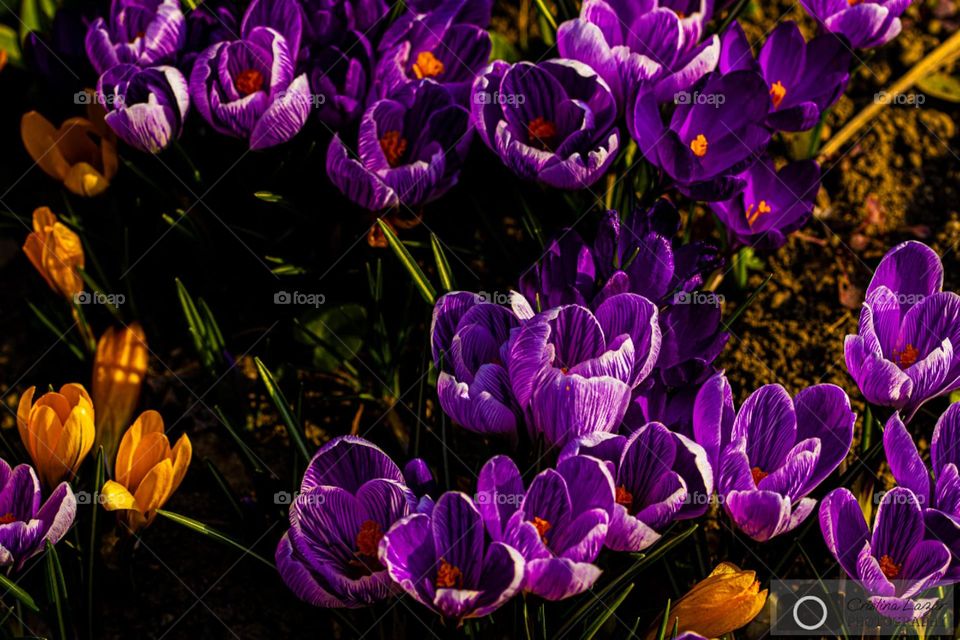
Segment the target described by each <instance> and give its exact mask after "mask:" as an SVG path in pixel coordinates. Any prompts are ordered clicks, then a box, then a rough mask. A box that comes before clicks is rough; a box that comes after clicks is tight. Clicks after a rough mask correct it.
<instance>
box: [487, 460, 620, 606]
mask: <svg viewBox="0 0 960 640" xmlns="http://www.w3.org/2000/svg"><path fill="white" fill-rule="evenodd" d="M477 502H478V506H479V508H480V512H481V513H482V514H483V519H484V521H485V523H486V527H487V531H488V532H489V533H490V537H491V538H492V539H493V540H496V541H501V542H504V543H506V544H508V545H510V546H511V547H513V548H514V549H517V550H518V551H519V552H520V553H521V554H522V555H523V557H524V559H525V560H526V572H525V576H524V581H523V589H524V590H525V591H529V592H531V593H535V594H536V595H538V596H540V597H542V598H546V599H547V600H563V599H564V598H569V597H571V596H574V595H577V594H578V593H582V592H584V591H586V590H587V589H589V588H590V587H592V586H593V583H594V582H596V580H597V578H598V577H600V569H599V568H598V567H596V566H595V565H593V564H592V563H593V561H594V560H595V559H596V557H597V554H599V553H600V549H601V548H602V547H603V541H604V539H605V538H606V535H607V530H608V527H609V524H610V516H611V513H612V512H613V506H614V488H613V478H612V476H611V475H610V471H609V470H608V469H607V466H606V464H605V463H603V462H601V461H600V460H598V459H596V458H593V457H590V456H570V457H568V458H567V459H566V460H562V461H560V462H559V463H557V468H556V469H547V470H546V471H542V472H540V473H539V474H537V476H536V477H535V478H534V479H533V481H532V482H531V483H530V487H529V488H528V489H527V490H526V492H524V490H523V479H522V478H521V477H520V471H519V470H518V469H517V466H516V464H514V462H513V460H511V459H510V458H508V457H507V456H496V457H494V458H491V459H490V460H489V461H488V462H487V463H486V464H485V465H484V466H483V468H482V469H481V470H480V476H479V478H478V479H477Z"/></svg>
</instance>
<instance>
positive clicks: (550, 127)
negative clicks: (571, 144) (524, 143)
mask: <svg viewBox="0 0 960 640" xmlns="http://www.w3.org/2000/svg"><path fill="white" fill-rule="evenodd" d="M556 135H557V125H555V124H553V123H552V122H550V121H549V120H547V119H546V118H544V117H543V116H537V117H536V118H534V119H533V120H531V121H530V122H529V123H527V138H528V140H529V142H530V145H531V146H534V147H540V148H541V149H549V148H550V141H551V140H552V139H553V138H554V136H556Z"/></svg>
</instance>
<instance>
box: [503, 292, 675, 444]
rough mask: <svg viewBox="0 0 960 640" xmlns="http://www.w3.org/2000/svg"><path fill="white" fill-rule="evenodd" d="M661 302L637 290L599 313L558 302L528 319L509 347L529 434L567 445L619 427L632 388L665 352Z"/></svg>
mask: <svg viewBox="0 0 960 640" xmlns="http://www.w3.org/2000/svg"><path fill="white" fill-rule="evenodd" d="M657 316H658V313H657V308H656V306H655V305H654V304H653V303H652V302H650V301H649V300H647V299H646V298H644V297H643V296H639V295H636V294H634V293H621V294H618V295H615V296H611V297H610V298H607V299H606V300H604V301H603V302H602V303H600V305H598V306H597V309H596V312H591V311H590V310H589V309H588V308H586V307H582V306H579V305H566V306H561V307H555V308H553V309H549V310H547V311H544V312H542V313H539V314H537V315H535V316H533V317H532V318H530V319H529V320H527V321H526V322H525V323H524V324H523V325H522V326H521V327H520V329H519V331H517V332H516V334H515V338H514V339H512V341H511V343H510V344H509V348H508V356H507V357H508V360H507V371H508V372H509V375H510V383H511V386H512V388H513V392H514V397H515V398H516V400H517V402H518V403H519V405H520V407H521V409H522V410H523V411H524V412H525V415H526V416H527V425H528V429H530V430H531V437H534V436H535V434H537V433H539V434H542V435H543V437H544V439H545V440H546V442H547V444H548V445H556V446H563V445H564V444H566V443H567V442H568V441H569V440H571V439H572V438H576V437H579V436H582V435H585V434H587V433H592V432H594V431H616V430H617V428H618V427H619V426H620V420H621V419H622V418H623V415H624V413H625V412H626V410H627V404H628V403H629V402H630V391H631V390H632V389H633V388H635V387H636V386H637V385H638V384H640V383H641V382H642V381H643V380H644V379H646V377H647V376H648V375H649V374H650V372H651V371H652V370H653V367H654V365H655V364H656V361H657V355H658V354H659V352H660V325H659V323H658V321H657Z"/></svg>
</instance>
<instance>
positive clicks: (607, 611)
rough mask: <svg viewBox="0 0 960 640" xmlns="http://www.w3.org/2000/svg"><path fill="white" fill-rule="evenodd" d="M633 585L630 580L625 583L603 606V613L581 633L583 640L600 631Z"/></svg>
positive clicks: (631, 589)
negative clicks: (627, 583)
mask: <svg viewBox="0 0 960 640" xmlns="http://www.w3.org/2000/svg"><path fill="white" fill-rule="evenodd" d="M635 586H636V585H635V584H633V583H632V582H631V583H630V584H629V585H627V588H626V589H624V590H623V591H621V592H620V595H618V596H617V598H616V599H615V600H614V601H613V602H611V603H610V604H609V605H608V606H607V607H605V608H604V611H603V613H602V614H600V616H599V617H598V618H597V619H596V620H594V621H593V622H592V623H591V624H590V626H589V627H587V630H586V632H585V633H584V634H583V638H584V640H593V637H594V636H595V635H597V632H598V631H600V629H601V628H602V627H603V625H604V624H606V622H607V620H609V619H610V616H612V615H613V614H614V613H616V611H617V609H618V608H619V607H620V605H621V604H623V601H624V600H626V599H627V596H629V595H630V592H631V591H633V588H634V587H635ZM661 639H662V637H661Z"/></svg>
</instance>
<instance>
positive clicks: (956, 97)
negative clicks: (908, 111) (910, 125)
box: [917, 72, 960, 106]
mask: <svg viewBox="0 0 960 640" xmlns="http://www.w3.org/2000/svg"><path fill="white" fill-rule="evenodd" d="M917 88H918V89H920V91H922V92H924V93H926V94H929V95H931V96H933V97H934V98H939V99H941V100H946V101H947V102H960V79H958V78H957V77H956V76H951V75H949V74H946V73H942V72H934V73H930V74H927V75H925V76H923V77H921V78H920V79H919V80H917ZM918 106H919V105H918Z"/></svg>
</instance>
